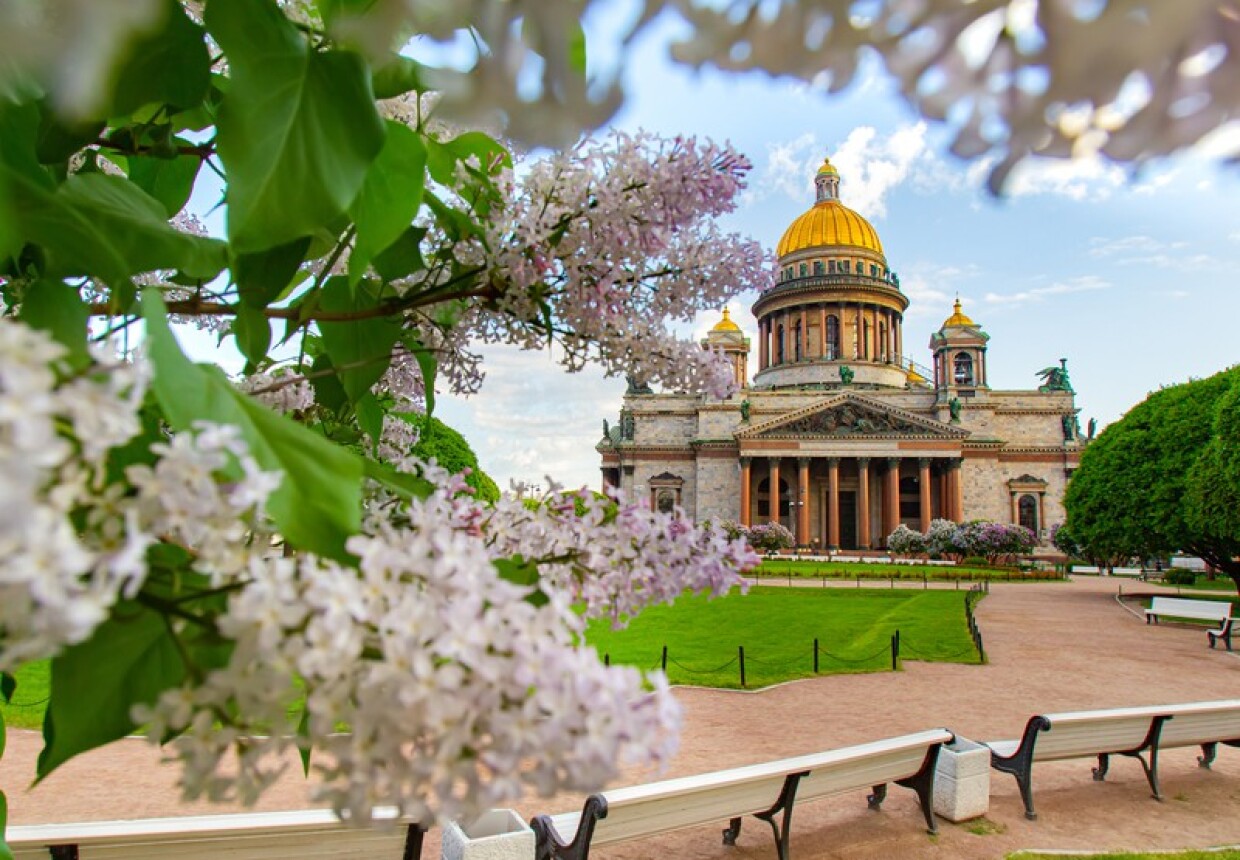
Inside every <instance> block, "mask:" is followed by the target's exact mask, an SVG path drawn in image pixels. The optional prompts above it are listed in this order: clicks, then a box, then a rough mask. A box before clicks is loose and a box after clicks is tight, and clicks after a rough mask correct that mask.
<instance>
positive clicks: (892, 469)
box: [883, 457, 900, 545]
mask: <svg viewBox="0 0 1240 860" xmlns="http://www.w3.org/2000/svg"><path fill="white" fill-rule="evenodd" d="M883 502H884V503H885V504H886V508H885V510H886V512H887V518H886V521H885V522H884V523H883V543H884V545H885V544H886V542H887V538H888V537H889V536H890V535H891V533H892V532H893V531H895V530H896V527H897V526H898V525H900V458H899V457H888V458H887V485H886V486H885V487H884V488H883Z"/></svg>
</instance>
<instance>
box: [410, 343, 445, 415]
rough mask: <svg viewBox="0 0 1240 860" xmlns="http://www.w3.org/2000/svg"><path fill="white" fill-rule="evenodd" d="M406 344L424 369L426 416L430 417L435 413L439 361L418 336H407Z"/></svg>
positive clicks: (419, 365) (423, 387)
mask: <svg viewBox="0 0 1240 860" xmlns="http://www.w3.org/2000/svg"><path fill="white" fill-rule="evenodd" d="M405 345H406V346H407V347H409V349H410V350H412V351H413V357H414V358H415V359H416V360H417V362H418V369H419V370H420V371H422V390H423V396H424V397H425V399H426V416H427V417H428V418H429V417H430V416H431V415H433V414H434V413H435V374H436V372H438V370H439V362H438V361H436V360H435V353H433V352H431V351H430V350H429V349H426V348H425V347H423V346H422V343H421V342H420V341H418V340H417V339H416V338H406V340H405Z"/></svg>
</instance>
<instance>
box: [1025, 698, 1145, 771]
mask: <svg viewBox="0 0 1240 860" xmlns="http://www.w3.org/2000/svg"><path fill="white" fill-rule="evenodd" d="M1165 711H1166V708H1161V709H1160V708H1144V707H1143V708H1113V709H1111V710H1105V711H1077V712H1075V713H1066V714H1047V715H1046V719H1047V721H1048V722H1049V723H1050V728H1049V729H1047V730H1046V731H1044V732H1042V733H1040V734H1039V735H1038V741H1037V745H1036V746H1035V747H1034V750H1033V758H1034V761H1056V760H1058V759H1067V758H1080V757H1081V756H1089V755H1093V754H1095V753H1099V752H1119V751H1120V750H1130V749H1136V748H1137V747H1139V746H1141V742H1142V741H1143V740H1145V737H1146V735H1147V734H1148V733H1149V730H1150V723H1151V721H1153V719H1154V717H1156V716H1158V715H1159V714H1161V713H1164V712H1165Z"/></svg>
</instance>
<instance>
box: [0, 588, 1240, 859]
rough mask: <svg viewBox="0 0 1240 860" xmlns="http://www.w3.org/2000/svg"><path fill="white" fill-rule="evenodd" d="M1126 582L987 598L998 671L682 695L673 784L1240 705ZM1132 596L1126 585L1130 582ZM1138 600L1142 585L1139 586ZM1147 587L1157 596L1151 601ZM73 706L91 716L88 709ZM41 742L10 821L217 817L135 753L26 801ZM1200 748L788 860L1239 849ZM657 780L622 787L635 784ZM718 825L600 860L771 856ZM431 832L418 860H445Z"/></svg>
mask: <svg viewBox="0 0 1240 860" xmlns="http://www.w3.org/2000/svg"><path fill="white" fill-rule="evenodd" d="M1118 585H1119V583H1118V582H1117V581H1115V580H1112V579H1099V578H1081V579H1078V580H1076V581H1074V582H1071V583H1045V584H1012V585H1005V584H997V585H994V586H993V587H992V589H991V594H990V596H989V597H988V598H987V599H985V600H983V601H982V602H981V603H980V604H979V606H978V610H977V619H978V623H979V625H980V626H981V629H982V633H983V635H984V637H985V641H986V648H987V652H988V655H989V657H990V663H989V664H988V665H986V666H965V665H955V664H933V663H916V662H909V663H906V664H905V666H904V671H902V672H899V673H877V674H870V675H835V676H830V677H824V678H816V679H812V680H807V681H799V682H794V683H791V684H786V685H783V686H780V687H776V688H772V689H769V690H765V691H761V692H756V693H747V692H730V691H720V690H700V689H687V688H685V689H679V690H678V691H677V693H676V695H677V697H678V698H679V700H680V701H681V702H682V703H683V705H684V707H685V713H686V720H685V730H684V733H683V740H682V749H681V752H680V754H679V755H678V756H677V757H676V759H675V760H674V761H673V762H672V766H671V768H670V771H669V772H668V773H667V774H666V775H668V776H679V775H686V774H692V773H700V772H703V771H707V770H713V769H717V768H722V767H728V766H733V765H740V764H748V763H752V762H757V761H762V760H766V759H771V758H776V757H782V756H789V755H796V754H801V753H806V752H813V751H819V750H824V749H830V748H833V747H838V746H844V745H847V744H852V743H860V742H862V741H867V740H874V739H879V738H883V737H888V736H891V735H896V734H902V733H905V732H913V731H918V730H921V729H925V728H932V727H935V726H946V727H948V728H950V729H951V730H953V731H954V732H956V733H958V734H961V735H963V736H965V737H969V738H976V739H981V740H994V739H999V738H1010V737H1016V736H1018V735H1019V732H1020V731H1021V729H1022V728H1023V726H1024V723H1025V721H1026V720H1027V719H1028V717H1029V716H1030V715H1031V714H1034V713H1037V712H1043V713H1045V712H1053V711H1065V710H1083V709H1092V708H1109V707H1121V706H1125V705H1144V704H1156V703H1164V702H1166V703H1170V702H1186V701H1194V700H1204V699H1223V698H1240V653H1238V654H1228V653H1226V652H1223V651H1211V650H1209V649H1208V648H1207V647H1206V642H1205V634H1204V633H1203V632H1201V631H1200V630H1194V629H1189V628H1187V627H1181V626H1177V625H1167V624H1164V625H1162V626H1159V627H1147V626H1146V625H1145V624H1144V623H1143V622H1142V620H1141V619H1139V618H1137V617H1135V616H1134V615H1133V614H1132V613H1130V612H1129V611H1128V610H1126V609H1125V608H1124V607H1123V606H1121V605H1120V604H1119V603H1118V602H1117V601H1116V600H1115V594H1116V589H1117V587H1118ZM1123 585H1124V586H1125V590H1126V591H1132V590H1134V588H1136V587H1137V586H1136V584H1134V583H1131V582H1125V583H1123ZM1142 588H1143V589H1144V588H1145V587H1144V586H1142ZM1145 590H1152V589H1145ZM88 706H89V705H88V703H83V707H88ZM39 743H40V739H39V738H38V736H37V734H35V733H33V732H23V731H15V730H10V732H9V744H8V750H7V751H6V752H5V755H4V759H3V760H0V787H3V788H4V790H5V791H6V792H8V794H9V806H10V809H9V812H10V821H11V822H12V823H15V824H27V823H41V822H50V821H73V820H87V819H111V818H141V817H151V816H164V815H179V814H202V813H205V812H212V811H224V810H222V809H221V807H219V806H207V805H206V804H182V803H180V802H178V801H177V799H176V789H175V773H174V771H173V770H172V769H171V768H169V767H167V766H161V765H160V764H159V758H160V756H159V752H158V751H157V750H154V749H153V748H151V747H149V746H148V745H147V744H146V743H145V742H143V741H139V740H126V741H122V742H120V743H117V744H113V745H111V746H109V747H107V748H105V749H102V750H97V751H95V752H93V753H90V754H88V755H86V756H83V757H81V758H79V759H77V760H74V761H73V762H70V763H69V764H67V765H65V766H64V767H62V768H61V769H60V770H59V771H57V772H56V773H54V774H53V775H52V776H50V777H49V778H48V779H47V780H46V781H45V782H44V783H42V784H40V785H39V786H37V787H34V788H33V789H31V790H29V791H23V790H22V788H21V787H22V786H23V785H25V784H27V783H28V782H29V780H30V778H31V775H32V774H33V773H34V760H35V757H36V756H37V754H38V748H39ZM1196 755H1197V750H1196V749H1183V750H1171V751H1167V752H1164V753H1163V754H1162V755H1161V756H1160V773H1161V780H1162V788H1163V793H1164V795H1165V796H1166V798H1167V799H1166V801H1165V802H1163V803H1158V802H1156V801H1154V800H1152V799H1151V798H1150V797H1149V792H1148V787H1147V786H1146V783H1145V779H1144V777H1143V776H1142V774H1141V770H1140V766H1139V765H1138V764H1137V763H1136V762H1133V761H1129V760H1127V759H1120V760H1116V761H1114V762H1113V763H1112V765H1111V772H1110V775H1109V776H1108V779H1107V782H1105V783H1095V782H1093V781H1092V780H1091V778H1090V765H1091V762H1090V761H1088V760H1078V761H1071V762H1060V763H1050V764H1040V765H1038V766H1036V767H1035V770H1034V790H1035V797H1036V800H1037V806H1038V812H1039V820H1038V821H1036V822H1028V821H1026V820H1025V819H1024V817H1023V814H1022V807H1021V803H1020V797H1019V794H1018V792H1017V790H1016V784H1015V781H1014V780H1013V779H1012V778H1011V777H1008V776H1006V775H1004V774H999V773H995V772H993V771H992V789H991V810H990V813H989V815H988V821H989V822H991V823H992V825H993V826H988V827H987V828H985V829H986V830H988V831H991V832H987V833H984V834H978V833H974V832H971V831H972V830H973V829H978V828H976V827H972V828H971V827H970V826H969V825H967V824H966V825H953V824H950V823H947V822H940V835H939V836H938V837H937V838H932V837H930V836H928V835H927V834H926V833H925V832H924V829H923V826H922V823H921V817H920V814H919V812H918V811H917V807H916V800H915V796H914V795H913V793H912V792H909V791H906V790H904V789H901V788H898V787H893V788H892V790H891V793H890V795H889V797H888V800H887V803H886V804H885V806H884V809H883V811H882V812H881V813H877V814H876V813H873V812H870V811H868V810H867V809H866V804H865V799H864V792H858V793H856V794H855V795H852V794H849V795H842V796H839V797H835V798H828V799H826V800H824V801H819V802H815V803H811V804H806V805H805V806H801V807H797V809H796V810H795V812H794V814H793V827H792V852H793V855H794V856H795V857H796V858H797V860H827V858H831V860H835V858H847V860H854V859H855V860H871V858H872V860H879V858H884V860H886V858H900V860H905V858H908V860H918V858H967V860H983V858H985V859H986V860H990V858H1001V857H1003V856H1004V855H1005V854H1006V853H1008V852H1010V851H1014V850H1018V849H1021V848H1043V849H1119V848H1143V849H1155V848H1181V847H1190V846H1195V847H1205V846H1211V845H1221V844H1237V843H1240V815H1237V813H1238V812H1240V750H1236V749H1232V748H1226V747H1224V748H1220V751H1219V758H1218V760H1217V761H1216V763H1215V766H1214V769H1213V770H1212V771H1206V770H1202V769H1199V768H1198V767H1197V766H1196V758H1195V757H1196ZM649 778H651V775H649V774H641V773H632V774H628V775H627V779H626V781H628V782H638V781H644V780H646V779H649ZM578 802H579V798H575V797H567V796H566V797H558V798H554V799H552V800H549V801H540V800H537V799H533V800H530V801H527V802H525V803H522V804H520V805H519V808H520V810H521V811H522V813H523V814H525V815H526V817H527V818H528V817H530V816H532V814H534V813H536V812H556V811H561V810H564V809H569V808H573V807H574V806H576V805H577V803H578ZM305 805H307V799H306V789H305V783H304V782H303V781H302V779H301V778H300V775H299V774H298V772H297V768H296V766H295V765H294V766H291V767H290V774H289V775H288V776H287V777H286V778H285V779H284V780H282V781H281V782H280V784H279V785H277V786H276V788H275V789H274V790H273V791H272V792H270V793H269V794H268V795H267V796H266V797H264V799H263V802H262V803H261V804H260V807H259V808H261V809H293V808H299V807H302V806H305ZM719 829H720V828H719V826H710V827H703V828H697V829H694V830H687V831H683V832H680V833H675V834H670V835H666V836H663V837H658V838H655V839H650V840H645V841H642V842H635V843H630V844H628V845H621V846H616V847H614V848H611V849H607V850H597V851H594V852H592V853H591V857H595V858H598V860H612V858H617V860H619V858H624V860H638V858H648V857H654V856H659V857H676V858H703V860H705V858H711V860H716V858H717V860H748V858H763V860H769V858H771V857H773V856H774V853H773V848H772V844H771V837H770V831H769V828H767V827H766V825H764V824H762V823H761V822H758V821H756V820H753V819H750V820H748V821H747V822H746V824H745V828H744V831H743V832H742V834H741V838H740V840H739V843H738V845H737V846H736V847H734V848H727V847H724V846H723V845H721V841H720V839H719ZM437 842H438V840H437V839H436V835H435V833H434V832H432V834H431V838H430V839H429V840H428V845H427V850H426V851H425V853H424V856H425V857H427V858H433V857H436V856H438V848H437Z"/></svg>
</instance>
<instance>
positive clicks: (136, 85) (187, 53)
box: [112, 0, 211, 115]
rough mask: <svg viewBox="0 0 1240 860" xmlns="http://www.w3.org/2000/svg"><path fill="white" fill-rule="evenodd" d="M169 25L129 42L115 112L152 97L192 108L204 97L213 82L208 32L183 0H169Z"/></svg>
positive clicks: (133, 107) (166, 4)
mask: <svg viewBox="0 0 1240 860" xmlns="http://www.w3.org/2000/svg"><path fill="white" fill-rule="evenodd" d="M162 5H163V7H164V15H165V16H166V17H165V18H164V21H163V26H162V27H160V28H159V29H158V30H156V31H154V32H151V33H148V34H146V35H144V36H143V37H142V38H141V39H139V40H138V41H137V43H136V44H133V45H131V46H129V49H128V51H127V52H126V57H127V59H126V60H125V64H124V65H123V66H121V68H120V71H119V73H118V75H117V79H116V85H115V86H114V87H113V93H114V94H115V96H114V99H113V104H112V113H113V114H115V115H125V114H128V113H131V112H132V111H134V110H136V109H137V108H139V107H141V106H142V105H144V104H148V103H150V102H157V103H159V104H164V103H167V104H170V105H172V106H173V107H174V108H179V109H181V110H188V109H189V108H193V107H196V106H197V105H199V104H201V103H202V100H203V97H204V96H206V94H207V86H208V85H209V84H210V83H211V56H210V54H209V53H208V52H207V43H206V32H205V31H204V30H203V29H202V27H200V26H199V25H198V24H195V23H194V22H193V21H191V20H190V18H189V16H188V15H186V14H185V11H184V9H182V8H181V4H180V3H177V2H175V0H164V2H163V4H162Z"/></svg>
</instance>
